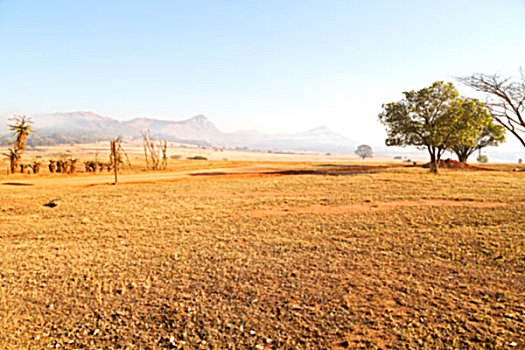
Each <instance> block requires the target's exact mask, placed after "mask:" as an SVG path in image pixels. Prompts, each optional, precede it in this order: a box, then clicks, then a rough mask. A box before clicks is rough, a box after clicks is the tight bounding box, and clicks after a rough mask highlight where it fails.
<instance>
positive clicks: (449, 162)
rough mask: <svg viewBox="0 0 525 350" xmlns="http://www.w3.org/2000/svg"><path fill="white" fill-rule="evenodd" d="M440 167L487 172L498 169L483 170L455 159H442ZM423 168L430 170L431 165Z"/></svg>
mask: <svg viewBox="0 0 525 350" xmlns="http://www.w3.org/2000/svg"><path fill="white" fill-rule="evenodd" d="M439 167H440V168H443V169H469V170H485V171H496V169H488V168H482V167H477V166H474V165H469V164H466V163H461V162H458V161H457V160H454V159H450V158H447V159H440V160H439ZM423 168H430V163H426V164H424V165H423Z"/></svg>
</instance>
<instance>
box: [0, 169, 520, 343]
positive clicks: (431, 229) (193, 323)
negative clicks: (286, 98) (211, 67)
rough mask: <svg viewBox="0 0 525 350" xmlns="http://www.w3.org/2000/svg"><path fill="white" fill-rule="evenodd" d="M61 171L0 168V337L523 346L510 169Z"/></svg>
mask: <svg viewBox="0 0 525 350" xmlns="http://www.w3.org/2000/svg"><path fill="white" fill-rule="evenodd" d="M219 163H220V162H219ZM188 164H195V163H188ZM303 165H304V164H303ZM216 166H217V167H219V166H220V167H224V168H226V167H228V164H227V163H225V164H218V163H217V164H216ZM287 166H288V165H287ZM188 167H189V168H192V169H194V165H188ZM309 167H310V168H321V167H319V166H316V165H309ZM44 177H46V175H44ZM66 178H68V177H67V176H66V177H64V178H60V177H59V176H58V177H56V186H53V187H49V186H43V187H38V186H9V185H0V345H1V348H2V349H45V348H61V349H64V348H65V349H133V348H136V349H169V348H183V349H263V348H264V349H320V348H328V349H330V348H334V349H341V348H350V349H359V348H363V349H390V348H392V349H404V348H407V349H408V348H412V349H520V348H524V347H525V173H523V172H510V171H442V173H441V174H439V175H437V176H434V175H431V174H428V173H427V170H423V169H419V168H405V169H397V168H396V169H388V170H382V171H378V172H376V173H366V174H354V175H348V176H326V175H294V176H249V177H248V176H244V177H242V176H235V175H232V176H219V177H214V176H202V177H193V178H189V177H188V178H183V179H181V180H180V181H176V182H162V183H147V184H126V185H121V186H67V185H61V181H65V180H63V179H66ZM6 179H9V181H10V180H11V179H14V180H20V179H25V177H23V176H21V175H18V176H13V177H9V178H8V177H3V178H2V181H3V182H4V183H5V182H7V181H8V180H6ZM65 183H66V184H67V181H66V182H65ZM50 200H55V202H56V203H57V204H58V206H56V207H54V208H50V207H46V206H44V204H45V203H48V202H49V201H50Z"/></svg>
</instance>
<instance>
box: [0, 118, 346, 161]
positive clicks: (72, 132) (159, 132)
mask: <svg viewBox="0 0 525 350" xmlns="http://www.w3.org/2000/svg"><path fill="white" fill-rule="evenodd" d="M30 117H31V119H32V120H33V122H34V126H35V131H36V133H38V134H39V135H44V136H52V135H56V134H60V135H61V136H70V137H79V136H83V138H82V139H83V140H84V139H85V137H94V138H96V139H97V140H105V139H109V138H111V137H115V136H117V135H122V136H124V137H128V138H132V139H141V135H140V131H142V130H150V131H151V133H152V135H153V136H154V137H155V138H157V139H163V140H164V139H165V140H168V141H178V142H189V143H196V144H202V145H208V146H217V147H242V148H251V149H268V150H272V149H287V150H300V151H323V152H324V151H326V152H352V150H353V148H352V147H353V146H355V142H353V141H352V140H350V139H349V138H347V137H345V136H343V135H340V134H338V133H335V132H333V131H331V130H329V129H328V128H327V127H326V126H319V127H316V128H313V129H310V130H306V131H303V132H298V133H292V134H285V133H279V134H267V133H263V132H260V131H258V130H253V129H252V130H238V131H235V132H230V133H227V132H223V131H221V130H219V129H218V128H217V127H216V126H215V124H214V123H213V122H212V121H211V120H210V119H209V118H208V117H206V116H205V115H203V114H198V115H195V116H193V117H191V118H188V119H184V120H177V121H171V120H163V119H157V118H154V117H137V118H133V119H130V120H126V121H118V120H116V119H113V118H110V117H107V116H102V115H99V114H97V113H94V112H91V111H75V112H55V113H38V114H33V115H31V116H30ZM0 121H1V120H0Z"/></svg>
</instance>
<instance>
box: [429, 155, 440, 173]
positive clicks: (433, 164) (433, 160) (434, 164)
mask: <svg viewBox="0 0 525 350" xmlns="http://www.w3.org/2000/svg"><path fill="white" fill-rule="evenodd" d="M429 153H430V172H431V173H433V174H437V172H438V165H439V159H438V158H437V157H436V153H435V151H434V152H433V151H430V150H429Z"/></svg>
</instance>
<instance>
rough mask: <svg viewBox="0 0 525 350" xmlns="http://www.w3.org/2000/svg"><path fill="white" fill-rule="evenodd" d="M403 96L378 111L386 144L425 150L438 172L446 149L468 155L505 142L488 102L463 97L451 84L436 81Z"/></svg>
mask: <svg viewBox="0 0 525 350" xmlns="http://www.w3.org/2000/svg"><path fill="white" fill-rule="evenodd" d="M403 95H404V98H403V99H402V100H400V101H398V102H392V103H387V104H384V105H383V111H382V112H381V113H380V114H379V120H380V121H381V123H383V124H384V125H385V126H386V127H387V134H388V136H387V139H386V141H385V143H386V144H387V146H416V147H418V148H419V149H426V150H427V151H428V153H429V155H430V170H431V171H432V172H437V170H438V164H439V161H440V159H441V156H442V155H443V153H445V151H447V150H452V151H453V150H454V148H456V149H458V150H459V151H460V153H462V152H463V151H464V153H467V158H468V155H470V154H472V152H473V150H476V149H479V148H481V147H485V146H488V145H495V144H497V143H498V142H501V141H503V133H502V130H501V129H499V128H497V127H496V126H495V125H493V124H491V115H490V113H489V112H488V111H487V109H486V108H485V105H484V104H483V103H481V102H480V101H478V100H474V99H464V98H460V97H459V93H458V91H457V90H456V88H455V87H454V85H453V84H452V83H444V82H442V81H437V82H435V83H433V84H432V85H431V86H429V87H426V88H423V89H421V90H418V91H414V90H412V91H406V92H403ZM472 149H473V150H472ZM465 160H466V158H465Z"/></svg>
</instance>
